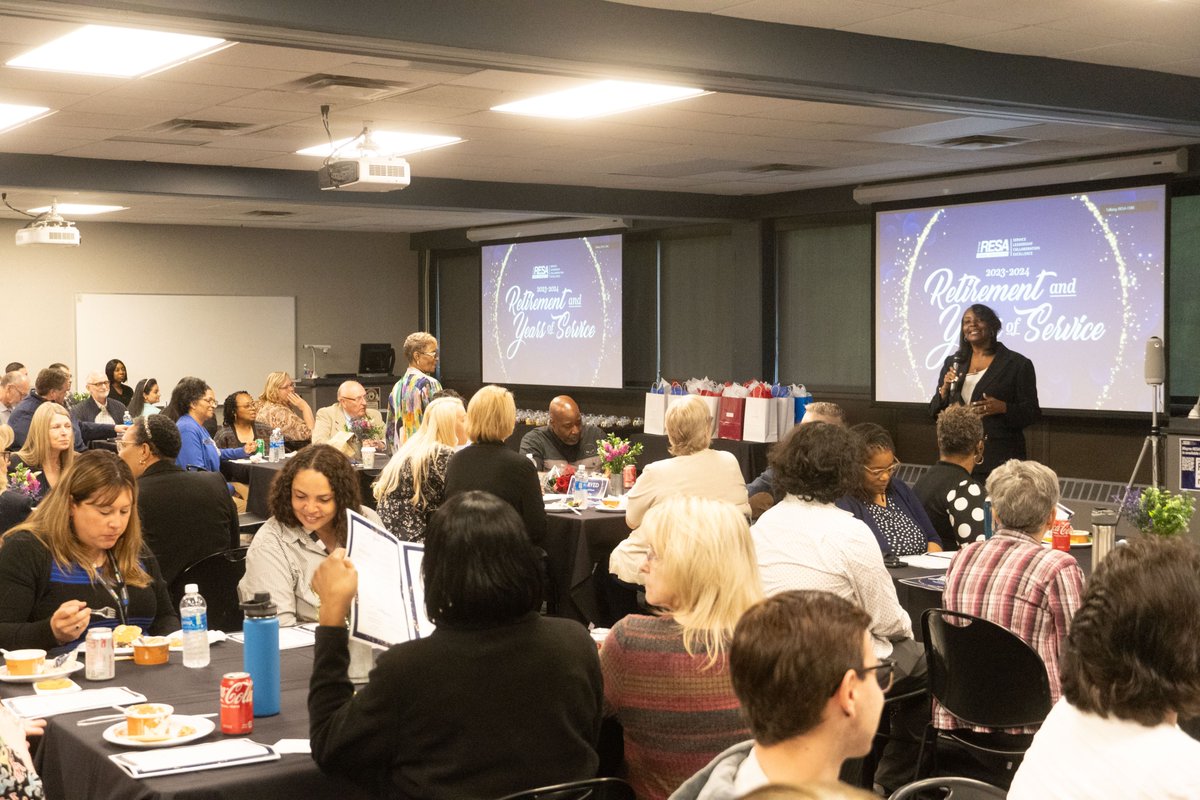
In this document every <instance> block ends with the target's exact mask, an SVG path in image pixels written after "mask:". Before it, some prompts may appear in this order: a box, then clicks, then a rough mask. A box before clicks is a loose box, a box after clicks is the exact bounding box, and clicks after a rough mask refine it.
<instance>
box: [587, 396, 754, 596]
mask: <svg viewBox="0 0 1200 800" xmlns="http://www.w3.org/2000/svg"><path fill="white" fill-rule="evenodd" d="M666 428H667V440H668V442H669V444H670V452H671V455H672V456H674V458H668V459H666V460H665V461H656V462H654V463H653V464H647V465H646V467H645V469H643V470H642V475H641V477H640V478H638V480H637V483H635V484H634V486H633V489H632V490H631V491H630V492H629V498H628V509H627V510H626V512H625V522H626V523H627V524H628V525H629V527H630V529H631V530H632V531H633V533H632V534H630V535H629V538H627V539H626V540H625V541H623V542H621V543H620V544H619V545H617V547H616V548H615V549H614V550H613V552H612V555H611V556H610V557H609V562H608V568H609V571H610V572H612V573H613V574H615V575H616V576H617V579H618V580H620V581H623V582H624V583H627V584H633V583H641V582H642V579H641V576H640V574H639V570H640V569H641V566H642V562H643V561H644V560H645V558H646V550H647V546H646V542H645V541H644V537H642V536H641V534H640V532H639V526H641V524H642V518H643V517H644V516H645V514H646V512H648V511H649V510H650V509H651V508H653V507H654V505H655V504H656V503H659V502H662V501H663V500H664V499H666V498H668V497H675V496H677V495H692V496H695V497H707V498H710V499H712V500H724V501H725V502H727V503H732V504H733V505H734V506H736V507H737V509H738V511H741V512H742V513H743V514H745V515H746V517H747V519H749V517H750V498H749V496H748V495H747V494H746V478H745V477H744V476H743V475H742V468H741V467H740V466H739V465H738V461H737V458H736V457H735V456H734V455H733V454H732V453H726V452H724V451H722V450H712V449H710V448H709V446H708V444H709V441H710V440H711V438H712V435H711V433H712V417H710V416H709V414H708V406H706V405H705V404H704V401H703V400H701V399H700V398H699V397H698V396H696V395H688V396H687V397H686V398H684V399H683V400H680V401H679V402H677V403H675V405H673V406H671V407H670V408H668V409H667V416H666Z"/></svg>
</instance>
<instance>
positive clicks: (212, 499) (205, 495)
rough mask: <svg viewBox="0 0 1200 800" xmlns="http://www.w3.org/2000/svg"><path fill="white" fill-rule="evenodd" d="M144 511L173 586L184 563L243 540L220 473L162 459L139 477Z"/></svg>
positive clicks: (145, 527) (146, 530) (147, 535)
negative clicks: (191, 468)
mask: <svg viewBox="0 0 1200 800" xmlns="http://www.w3.org/2000/svg"><path fill="white" fill-rule="evenodd" d="M138 516H139V517H140V518H141V521H142V536H143V538H144V539H145V540H146V546H147V547H148V548H149V549H150V552H152V553H154V555H155V557H156V558H158V563H159V566H160V567H161V568H162V575H163V580H164V581H166V585H167V586H170V585H171V583H172V582H173V581H174V580H175V578H176V577H177V576H178V575H179V573H180V572H182V571H183V569H184V567H187V566H189V565H190V564H192V563H193V562H196V561H199V560H200V559H201V558H204V557H205V556H207V555H212V554H213V553H220V552H221V551H222V550H228V549H229V548H231V547H237V546H238V545H240V544H241V538H240V535H239V534H240V532H239V530H238V513H237V508H236V507H235V506H234V505H233V498H232V497H230V496H229V489H228V488H226V486H225V479H224V478H222V477H221V475H220V473H217V472H188V471H185V470H182V469H180V468H179V467H178V466H176V465H175V462H174V461H165V460H164V461H156V462H155V463H153V464H151V465H150V466H149V467H147V468H146V471H145V472H144V473H142V477H140V478H139V479H138ZM201 591H202V592H203V587H201Z"/></svg>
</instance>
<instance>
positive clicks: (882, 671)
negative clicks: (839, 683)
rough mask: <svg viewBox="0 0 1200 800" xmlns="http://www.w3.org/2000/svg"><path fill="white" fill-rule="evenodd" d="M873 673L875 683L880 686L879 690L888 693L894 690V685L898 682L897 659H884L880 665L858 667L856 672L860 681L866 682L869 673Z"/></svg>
mask: <svg viewBox="0 0 1200 800" xmlns="http://www.w3.org/2000/svg"><path fill="white" fill-rule="evenodd" d="M872 671H873V672H874V673H875V681H876V682H877V683H878V684H879V688H880V689H882V690H883V691H885V692H886V691H887V690H888V689H891V688H892V683H893V682H894V681H895V680H896V659H894V658H884V659H881V660H880V661H879V663H878V664H872V665H871V666H869V667H858V668H857V669H855V670H854V672H855V673H856V674H857V675H858V679H859V680H864V681H865V680H866V679H867V673H868V672H872Z"/></svg>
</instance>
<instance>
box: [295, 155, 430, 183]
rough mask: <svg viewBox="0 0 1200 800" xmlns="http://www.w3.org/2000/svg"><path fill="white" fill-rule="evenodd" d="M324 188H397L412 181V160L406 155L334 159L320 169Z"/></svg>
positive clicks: (318, 175)
mask: <svg viewBox="0 0 1200 800" xmlns="http://www.w3.org/2000/svg"><path fill="white" fill-rule="evenodd" d="M317 182H318V184H319V185H320V187H321V188H322V189H341V190H342V191H346V192H394V191H396V190H397V189H403V188H405V187H406V186H408V185H409V184H410V183H411V182H412V176H411V174H410V172H409V168H408V162H407V161H405V160H404V159H403V158H397V157H391V158H389V157H385V156H363V157H362V158H346V159H339V160H337V161H330V162H329V163H328V164H326V165H325V166H323V167H321V168H320V169H319V170H317Z"/></svg>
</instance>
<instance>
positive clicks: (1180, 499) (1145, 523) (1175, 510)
mask: <svg viewBox="0 0 1200 800" xmlns="http://www.w3.org/2000/svg"><path fill="white" fill-rule="evenodd" d="M1195 510H1196V502H1195V501H1194V500H1193V499H1192V498H1191V497H1189V496H1187V495H1186V494H1182V493H1181V494H1172V493H1171V492H1169V491H1167V490H1166V489H1158V488H1155V487H1153V486H1151V487H1150V488H1148V489H1142V490H1141V491H1138V492H1129V493H1128V494H1127V495H1125V499H1124V501H1122V503H1121V511H1122V512H1123V513H1124V515H1125V516H1126V517H1128V518H1129V520H1130V521H1131V522H1132V523H1133V524H1134V525H1135V526H1137V529H1138V530H1140V531H1141V532H1142V533H1153V534H1155V535H1157V536H1175V535H1176V534H1179V533H1183V532H1184V531H1185V530H1187V527H1188V522H1190V521H1191V519H1192V512H1194V511H1195Z"/></svg>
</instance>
